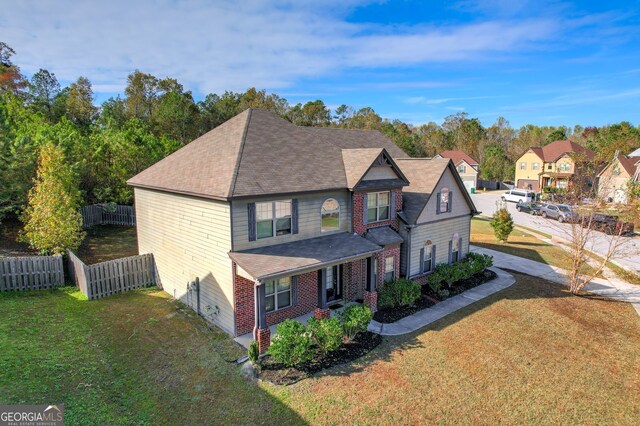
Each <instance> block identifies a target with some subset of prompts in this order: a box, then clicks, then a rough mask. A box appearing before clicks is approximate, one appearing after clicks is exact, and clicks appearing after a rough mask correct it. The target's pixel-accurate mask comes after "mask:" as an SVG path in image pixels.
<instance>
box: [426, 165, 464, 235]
mask: <svg viewBox="0 0 640 426" xmlns="http://www.w3.org/2000/svg"><path fill="white" fill-rule="evenodd" d="M443 188H447V189H449V191H450V192H452V193H453V196H452V198H451V199H452V200H453V205H452V206H451V207H452V209H451V212H450V213H440V214H436V207H437V198H438V193H439V192H441V191H442V189H443ZM463 191H465V192H466V189H465V188H464V187H463V188H461V187H460V186H459V185H458V183H457V182H456V180H455V178H454V176H453V173H452V172H451V170H450V169H449V168H447V169H446V170H445V172H444V174H443V175H442V179H440V182H438V185H437V186H436V188H435V189H434V191H433V194H432V195H431V197H429V201H428V202H427V206H426V207H425V208H424V210H423V211H422V213H420V216H419V217H418V220H417V223H426V222H431V221H433V220H442V219H447V218H451V217H456V216H460V215H464V214H471V208H470V207H469V204H468V203H467V200H466V199H465V197H464V195H463Z"/></svg>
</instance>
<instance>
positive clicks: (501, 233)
mask: <svg viewBox="0 0 640 426" xmlns="http://www.w3.org/2000/svg"><path fill="white" fill-rule="evenodd" d="M498 207H499V208H498V209H497V210H496V211H495V212H494V213H493V218H492V219H491V222H490V225H491V227H492V228H493V233H494V235H495V236H496V239H497V240H498V241H501V242H506V241H507V239H508V238H509V235H511V232H512V231H513V218H512V217H511V213H509V210H507V206H506V204H504V203H503V204H502V206H498Z"/></svg>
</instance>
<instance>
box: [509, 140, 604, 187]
mask: <svg viewBox="0 0 640 426" xmlns="http://www.w3.org/2000/svg"><path fill="white" fill-rule="evenodd" d="M594 157H595V154H594V153H593V151H591V150H590V149H588V148H585V147H583V146H582V145H578V144H577V143H575V142H573V141H570V140H561V141H555V142H552V143H550V144H548V145H545V146H544V147H530V148H529V149H527V151H525V152H524V153H523V154H522V155H521V156H520V157H519V158H518V160H517V161H516V176H515V182H516V187H518V188H523V189H530V190H532V191H535V192H539V191H541V190H542V189H543V188H546V187H554V188H567V187H568V185H569V181H570V180H571V178H572V176H574V174H575V173H576V169H579V168H580V167H581V166H582V165H583V164H585V163H586V162H588V161H591V160H593V158H594Z"/></svg>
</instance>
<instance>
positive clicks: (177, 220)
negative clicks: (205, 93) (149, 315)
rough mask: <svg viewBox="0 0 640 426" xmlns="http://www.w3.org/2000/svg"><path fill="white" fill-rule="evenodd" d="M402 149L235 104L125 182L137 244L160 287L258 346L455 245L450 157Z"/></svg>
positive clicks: (465, 203) (467, 215)
mask: <svg viewBox="0 0 640 426" xmlns="http://www.w3.org/2000/svg"><path fill="white" fill-rule="evenodd" d="M406 157H407V155H406V154H405V153H404V152H403V151H402V150H401V149H400V148H398V147H397V146H396V145H395V144H393V142H391V141H390V140H389V139H387V138H386V137H384V136H383V135H382V134H381V133H379V132H373V131H362V130H348V129H332V128H311V127H298V126H295V125H293V124H291V123H289V122H288V121H286V120H283V119H281V118H279V117H276V116H274V115H273V114H271V113H269V112H267V111H264V110H252V109H250V110H247V111H245V112H243V113H241V114H239V115H238V116H236V117H234V118H232V119H231V120H229V121H227V122H226V123H224V124H222V125H220V126H218V127H217V128H215V129H213V130H212V131H210V132H209V133H207V134H205V135H203V136H201V137H200V138H198V139H196V140H195V141H193V142H191V143H190V144H188V145H186V146H185V147H183V148H181V149H180V150H178V151H176V152H175V153H173V154H172V155H170V156H168V157H166V158H165V159H163V160H161V161H159V162H158V163H156V164H155V165H153V166H151V167H149V168H148V169H146V170H144V171H143V172H141V173H140V174H138V175H136V176H134V177H133V178H131V179H130V180H129V182H128V183H129V184H130V185H132V186H133V187H134V192H135V204H136V216H137V217H136V219H137V233H138V245H139V252H140V253H153V255H154V259H155V264H156V270H157V275H158V278H159V280H160V283H161V285H162V287H163V288H164V290H165V291H167V292H168V293H169V294H171V295H173V296H174V297H176V298H180V299H181V300H185V301H186V302H187V303H189V305H190V306H192V307H193V308H194V309H196V310H199V311H200V312H201V313H203V314H205V315H206V316H207V317H208V318H209V319H211V320H212V321H214V322H215V323H216V324H217V325H218V326H220V327H221V328H222V329H223V330H225V331H226V332H228V333H229V334H231V335H233V336H240V335H244V334H247V333H253V335H254V338H255V339H257V340H258V342H259V345H260V348H261V350H262V351H263V350H265V349H266V347H267V346H268V344H269V341H270V331H269V326H271V325H274V324H277V323H278V322H281V321H283V320H284V319H287V318H295V317H298V316H302V315H305V314H309V313H310V312H313V313H314V315H315V316H317V317H327V316H329V315H330V311H329V307H330V306H331V305H332V304H334V303H340V302H346V301H362V302H363V303H366V304H368V305H369V306H370V307H371V308H372V309H373V310H376V308H377V294H378V293H377V292H378V290H380V289H381V288H383V286H384V284H385V283H386V282H389V281H392V280H394V279H396V278H398V277H399V276H400V274H401V273H402V272H403V271H404V275H407V276H423V275H424V274H426V273H428V272H429V270H431V269H432V268H433V266H435V263H436V262H454V261H456V260H457V259H459V258H461V257H462V255H463V254H464V253H466V252H467V251H468V244H469V223H470V219H471V215H472V214H474V213H475V208H474V207H473V204H472V203H471V200H470V198H469V196H468V194H466V191H465V190H464V185H463V184H462V181H461V180H460V178H459V176H458V175H457V174H456V173H455V168H454V166H453V164H452V163H451V162H450V161H449V160H409V159H406V160H405V159H404V158H406ZM414 162H415V164H414ZM405 168H406V170H407V171H408V172H409V173H410V174H411V175H412V176H415V182H411V180H412V179H411V178H408V177H407V175H406V174H405V171H404V169H405ZM403 188H409V189H410V192H408V193H406V194H405V193H403ZM421 191H422V192H421ZM462 194H464V195H462ZM414 229H415V230H416V231H414ZM414 233H415V234H419V235H418V236H416V237H415V238H414V237H413V234H414ZM427 240H430V241H431V244H430V246H433V249H432V251H428V250H429V248H428V247H427V244H426V242H427ZM436 251H437V253H436ZM401 253H404V258H405V259H409V258H411V259H414V260H413V263H412V262H411V261H408V262H407V261H406V260H403V255H401ZM426 258H429V259H433V262H432V264H431V266H429V265H428V264H427V262H426V261H425V260H424V259H426ZM416 259H417V260H416ZM418 262H422V266H420V265H418V266H416V265H417V263H418ZM424 265H427V266H424ZM403 268H405V269H403ZM194 282H198V283H199V284H198V285H195V286H194V285H193V283H194ZM194 289H195V292H194ZM194 301H195V302H194Z"/></svg>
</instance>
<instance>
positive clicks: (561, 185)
mask: <svg viewBox="0 0 640 426" xmlns="http://www.w3.org/2000/svg"><path fill="white" fill-rule="evenodd" d="M571 176H572V174H571V173H552V172H546V173H542V174H541V175H540V182H541V186H540V188H541V189H542V190H543V191H544V188H558V189H566V188H567V187H568V186H569V179H570V178H571Z"/></svg>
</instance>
